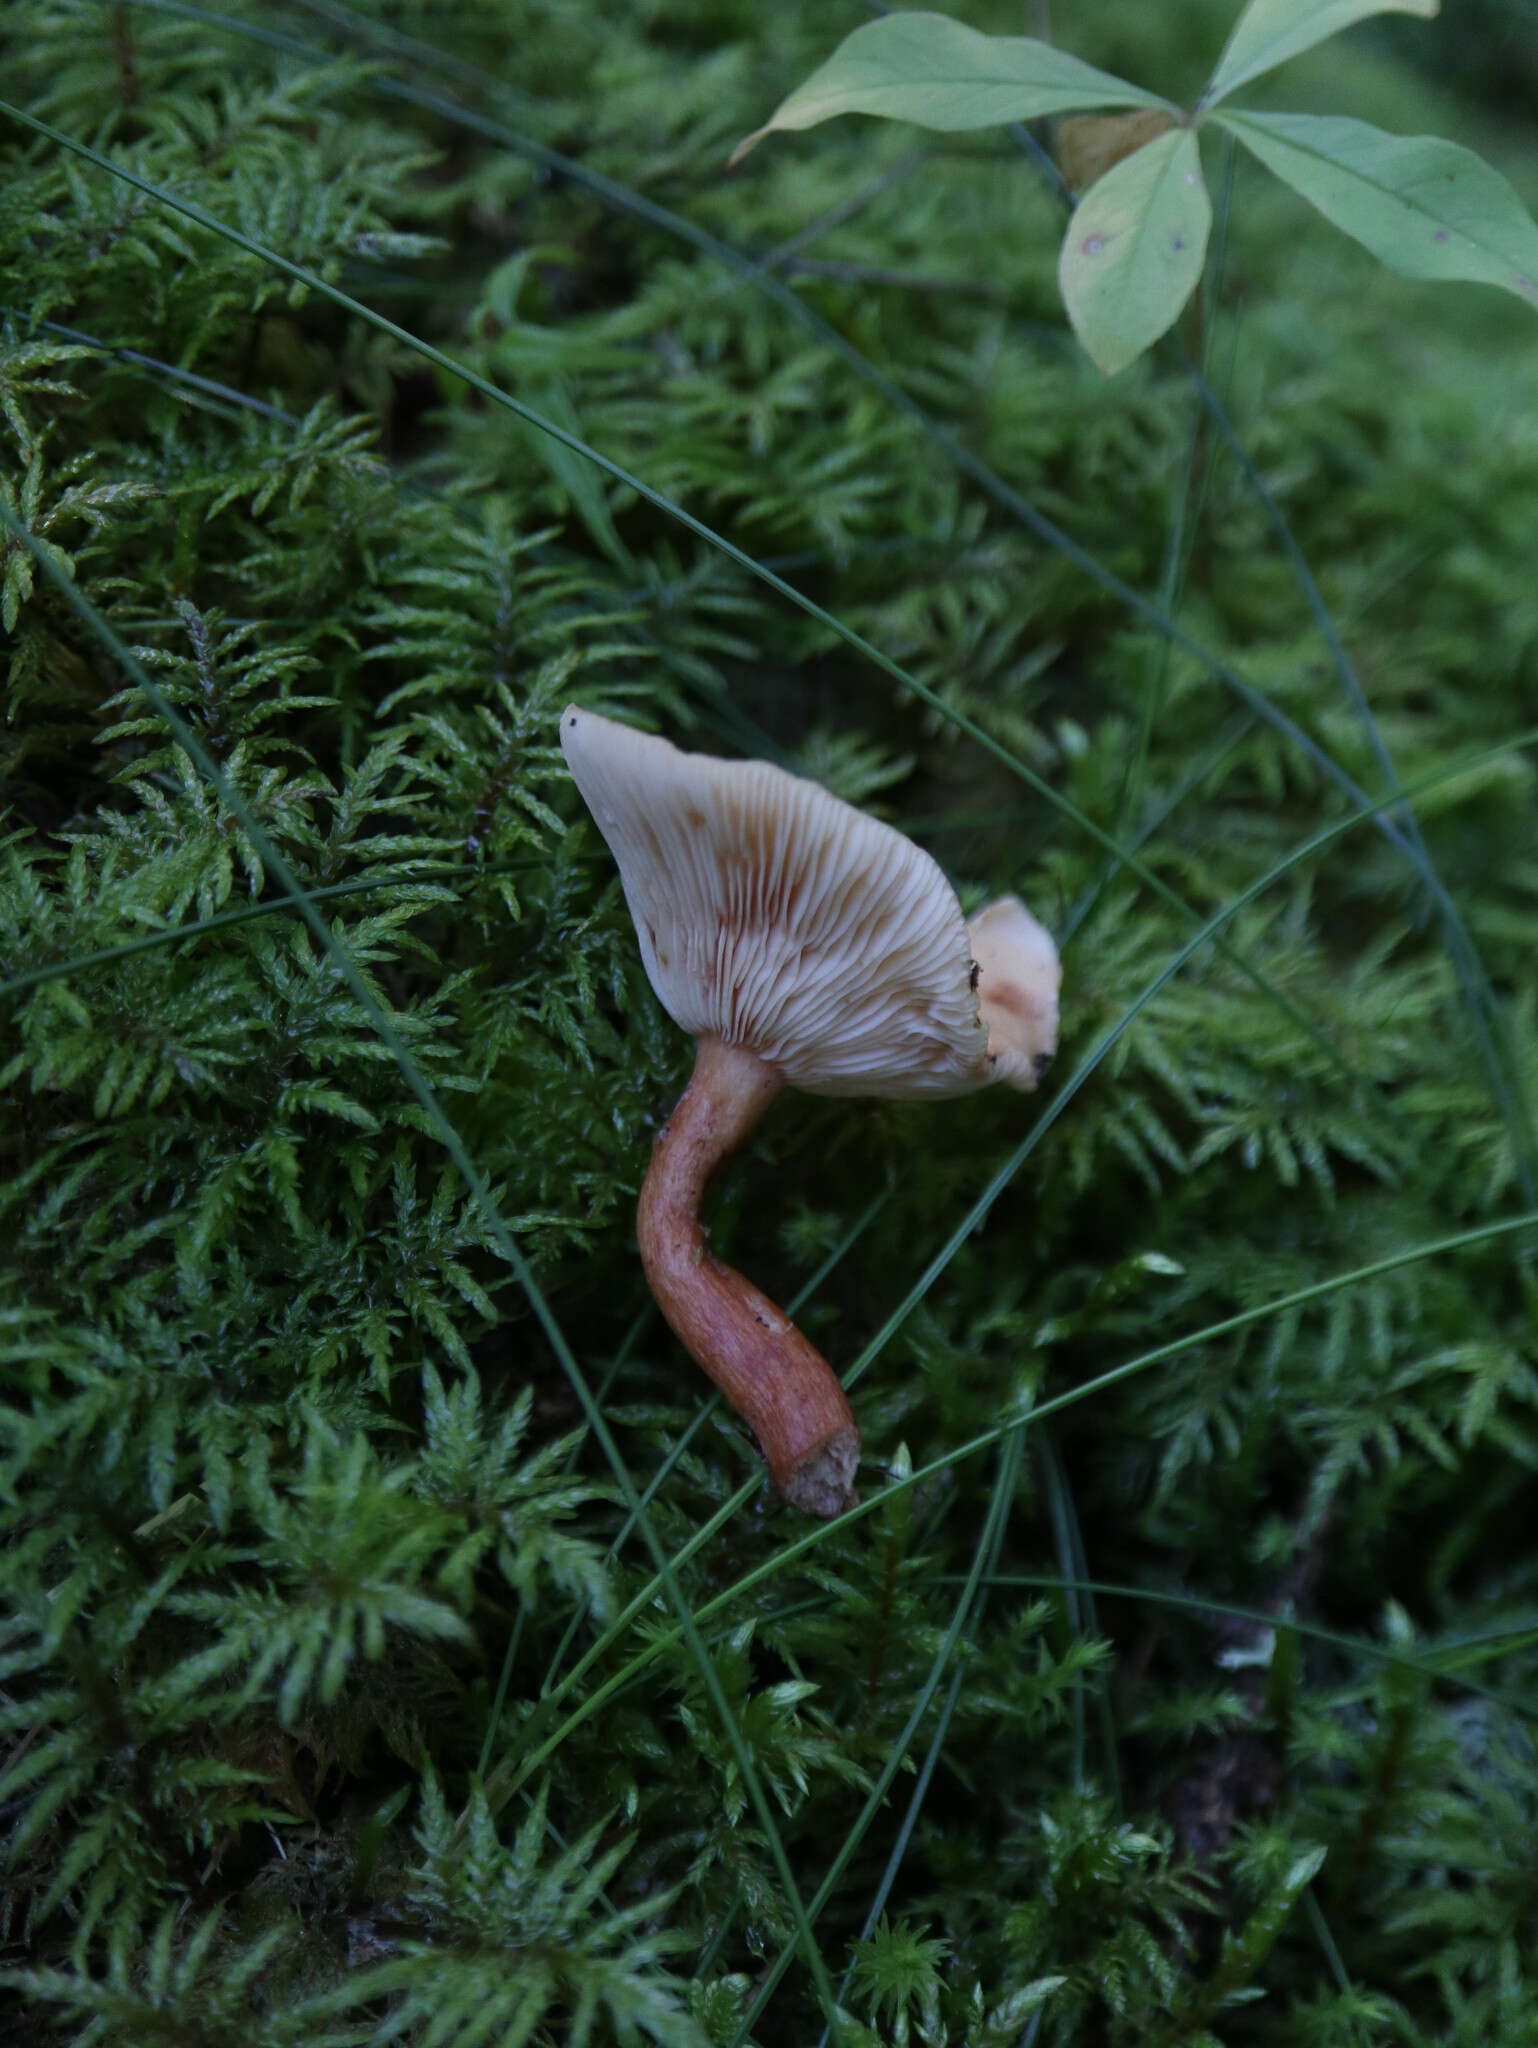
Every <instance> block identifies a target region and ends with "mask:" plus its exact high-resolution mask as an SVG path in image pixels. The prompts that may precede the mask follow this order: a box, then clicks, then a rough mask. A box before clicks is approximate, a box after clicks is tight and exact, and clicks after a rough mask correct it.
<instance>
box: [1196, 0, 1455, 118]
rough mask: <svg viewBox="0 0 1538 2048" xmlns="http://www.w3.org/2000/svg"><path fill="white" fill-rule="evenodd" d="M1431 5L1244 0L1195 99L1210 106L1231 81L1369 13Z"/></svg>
mask: <svg viewBox="0 0 1538 2048" xmlns="http://www.w3.org/2000/svg"><path fill="white" fill-rule="evenodd" d="M1437 6H1438V0H1250V4H1249V6H1248V7H1246V8H1245V10H1244V12H1243V14H1241V15H1240V17H1239V19H1238V20H1237V21H1236V22H1235V23H1234V29H1233V34H1232V35H1231V36H1230V37H1229V38H1228V43H1227V47H1226V48H1225V49H1224V51H1223V54H1222V56H1221V57H1220V58H1219V59H1218V68H1217V70H1216V71H1214V72H1213V74H1212V78H1211V80H1210V82H1209V84H1208V86H1207V90H1206V91H1205V92H1204V93H1203V94H1202V97H1201V104H1202V106H1204V107H1211V106H1216V104H1217V102H1218V101H1219V100H1221V99H1226V98H1227V97H1228V95H1229V93H1231V92H1233V91H1234V90H1235V88H1236V87H1238V86H1241V85H1247V84H1248V83H1249V81H1250V80H1251V79H1252V78H1258V77H1259V76H1260V74H1261V73H1262V72H1263V71H1274V70H1275V69H1276V67H1277V65H1278V64H1285V63H1286V61H1287V59H1288V58H1289V57H1296V56H1297V55H1298V53H1299V51H1300V50H1308V49H1312V48H1313V46H1314V44H1315V43H1322V42H1323V41H1324V40H1325V38H1326V37H1327V36H1337V35H1339V34H1340V32H1341V30H1342V29H1344V28H1350V26H1351V24H1352V23H1353V22H1354V21H1362V20H1364V19H1365V18H1366V17H1367V16H1368V15H1369V14H1418V15H1420V16H1421V18H1422V19H1423V20H1426V21H1429V20H1430V18H1431V17H1432V15H1433V14H1435V13H1436V11H1437Z"/></svg>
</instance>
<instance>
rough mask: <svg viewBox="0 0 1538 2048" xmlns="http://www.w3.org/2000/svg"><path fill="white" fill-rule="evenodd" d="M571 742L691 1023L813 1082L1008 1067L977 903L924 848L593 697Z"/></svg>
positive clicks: (958, 1086)
mask: <svg viewBox="0 0 1538 2048" xmlns="http://www.w3.org/2000/svg"><path fill="white" fill-rule="evenodd" d="M561 745H562V747H563V749H564V751H565V754H566V760H567V765H568V766H569V768H570V769H571V773H572V778H573V780H574V781H575V782H576V785H577V787H578V789H579V790H580V791H581V792H582V795H583V797H584V799H585V800H586V802H587V806H588V808H589V810H590V811H591V812H592V813H593V816H594V818H595V819H596V821H597V823H598V827H599V830H600V831H601V832H602V833H603V836H604V838H605V839H606V840H607V841H608V843H609V847H610V849H611V851H612V852H613V854H614V857H615V860H616V861H617V862H618V863H619V871H620V878H621V881H622V883H623V885H624V890H625V900H626V903H627V904H628V905H629V908H630V914H631V916H632V918H633V919H634V920H635V928H636V934H637V937H638V939H639V941H640V946H641V958H642V960H643V962H644V964H645V967H646V972H647V974H648V976H649V977H650V980H651V984H652V987H653V988H654V989H655V990H656V991H657V995H658V997H659V999H660V1001H661V1002H662V1004H663V1006H664V1008H665V1009H666V1010H667V1012H668V1014H669V1016H671V1017H672V1018H673V1020H674V1021H675V1023H677V1024H678V1025H679V1027H680V1028H681V1029H682V1030H684V1031H687V1032H689V1033H690V1034H691V1035H692V1036H694V1037H700V1036H702V1035H704V1034H707V1033H708V1034H714V1035H716V1036H718V1037H720V1038H722V1039H724V1040H725V1041H726V1042H727V1043H728V1044H730V1045H744V1046H748V1047H751V1048H752V1050H754V1051H755V1052H757V1053H758V1054H759V1055H760V1056H761V1057H762V1058H763V1059H765V1060H767V1061H768V1062H769V1063H770V1064H771V1065H773V1066H774V1067H776V1068H777V1069H778V1070H779V1071H780V1072H781V1073H782V1074H783V1075H784V1077H785V1079H786V1080H787V1081H789V1082H790V1083H791V1084H792V1085H793V1086H795V1087H797V1088H804V1089H807V1090H809V1091H810V1092H812V1093H814V1094H826V1095H872V1096H886V1097H894V1098H898V1097H906V1096H914V1097H919V1096H935V1095H960V1094H965V1093H966V1092H968V1091H969V1090H970V1089H973V1088H977V1087H981V1086H982V1085H983V1084H984V1083H985V1082H987V1081H989V1080H991V1079H992V1078H993V1063H992V1060H991V1059H990V1056H989V1045H988V1033H987V1030H986V1028H985V1027H984V1025H983V1023H982V1021H981V1018H980V1016H979V1011H978V997H977V994H976V992H975V991H974V989H973V986H972V957H973V956H972V947H971V942H970V939H969V937H968V932H967V926H966V922H965V920H964V919H963V917H962V914H961V906H960V904H959V903H958V902H957V900H956V895H955V892H954V890H953V889H952V888H951V885H950V883H949V882H948V881H947V880H946V879H945V876H944V874H943V873H942V872H941V870H940V868H939V867H938V866H937V865H936V863H935V862H934V861H933V860H931V858H930V857H929V855H928V854H927V853H925V852H924V851H923V850H922V848H920V847H917V846H915V845H914V844H913V843H912V841H911V840H908V839H905V838H904V837H903V836H902V834H901V833H899V832H895V831H893V830H892V828H891V827H890V826H888V825H883V824H881V823H880V822H879V821H878V820H876V819H874V818H868V817H866V816H865V814H864V813H863V812H861V811H857V810H855V809H854V808H853V806H852V805H850V804H846V803H843V802H842V801H840V799H839V798H837V797H835V796H831V795H830V794H829V793H828V791H827V790H825V789H822V788H820V787H819V786H818V785H817V784H816V783H815V782H808V781H806V780H804V779H803V778H802V777H800V776H796V775H789V774H787V773H786V772H785V771H784V770H783V769H780V768H776V767H774V766H772V765H771V764H770V763H768V762H766V761H718V760H715V759H713V758H712V757H710V756H709V755H705V754H685V753H681V752H680V751H679V749H678V748H676V747H674V746H673V745H671V744H670V742H668V741H667V740H664V739H659V738H656V737H654V736H652V735H650V734H646V733H641V732H637V731H635V730H634V729H633V728H632V727H629V726H625V725H620V724H618V723H616V722H615V721H614V720H612V719H607V718H603V717H600V716H599V715H598V714H597V713H595V712H591V711H580V710H578V709H577V708H576V707H575V706H572V707H570V708H568V709H567V711H566V712H565V713H564V714H563V716H562V719H561Z"/></svg>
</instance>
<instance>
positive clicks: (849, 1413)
mask: <svg viewBox="0 0 1538 2048" xmlns="http://www.w3.org/2000/svg"><path fill="white" fill-rule="evenodd" d="M783 1085H784V1082H783V1077H782V1076H781V1075H780V1074H779V1073H778V1072H777V1071H776V1070H775V1068H773V1067H772V1066H770V1065H769V1063H768V1062H767V1061H766V1060H762V1059H760V1058H759V1056H758V1054H757V1053H754V1052H750V1051H748V1050H747V1048H746V1047H744V1046H739V1045H727V1044H726V1043H725V1041H724V1040H722V1039H720V1038H716V1037H713V1036H705V1037H702V1038H701V1039H700V1041H699V1047H698V1051H697V1053H696V1057H695V1062H694V1074H693V1077H692V1078H691V1080H690V1082H689V1086H688V1087H687V1088H686V1089H685V1091H684V1094H683V1097H682V1100H681V1101H680V1102H679V1104H678V1107H677V1108H676V1109H675V1110H674V1112H673V1114H672V1116H671V1117H670V1118H669V1120H668V1125H667V1128H666V1129H665V1130H664V1131H663V1133H662V1135H661V1137H660V1138H659V1139H658V1140H657V1144H656V1149H655V1150H654V1151H653V1153H652V1163H651V1166H650V1168H649V1169H648V1171H647V1175H646V1183H645V1185H644V1186H643V1188H642V1189H641V1203H640V1207H639V1209H638V1210H637V1212H636V1235H637V1237H638V1239H639V1240H640V1246H641V1263H642V1264H643V1265H644V1266H645V1268H646V1277H647V1279H648V1281H649V1282H650V1283H651V1290H652V1293H653V1294H654V1295H655V1296H656V1297H657V1304H658V1306H659V1307H660V1308H661V1310H662V1313H663V1314H664V1315H665V1316H666V1317H667V1319H668V1323H669V1324H670V1326H671V1328H672V1330H673V1333H674V1335H675V1336H676V1337H677V1338H678V1340H679V1342H680V1343H681V1344H682V1345H683V1347H684V1349H685V1350H686V1351H687V1352H688V1353H689V1356H690V1357H691V1358H692V1359H693V1360H694V1361H695V1363H696V1364H697V1365H701V1366H703V1367H704V1369H705V1371H706V1372H707V1373H708V1374H709V1375H710V1377H711V1378H712V1379H713V1380H714V1381H715V1383H716V1385H717V1386H718V1387H719V1388H720V1389H721V1392H722V1393H723V1394H724V1395H725V1396H726V1398H727V1400H728V1401H730V1402H731V1404H732V1406H733V1407H734V1408H735V1409H736V1410H737V1413H738V1414H739V1415H740V1416H741V1417H742V1418H743V1420H744V1421H745V1422H746V1423H747V1424H748V1426H749V1428H750V1429H751V1430H752V1431H753V1434H754V1435H755V1436H756V1437H757V1439H758V1442H759V1445H760V1448H761V1449H762V1451H763V1454H764V1457H765V1459H766V1460H767V1461H768V1465H769V1476H770V1478H771V1479H772V1480H773V1481H774V1483H775V1485H776V1486H777V1487H778V1488H779V1490H780V1492H781V1493H782V1494H784V1496H785V1498H786V1499H787V1500H788V1501H789V1502H790V1503H791V1505H792V1506H793V1507H798V1508H802V1509H804V1510H805V1511H806V1513H808V1514H811V1515H836V1514H839V1513H841V1512H842V1510H843V1509H845V1508H846V1507H848V1506H849V1504H850V1502H851V1501H852V1500H853V1499H854V1490H853V1486H852V1481H853V1478H854V1472H855V1467H856V1465H857V1464H858V1463H859V1459H860V1432H859V1430H858V1429H857V1428H856V1426H855V1419H854V1411H853V1410H852V1409H851V1408H850V1406H849V1403H848V1401H847V1400H846V1399H845V1396H844V1390H843V1388H842V1387H841V1386H840V1385H839V1383H838V1380H837V1378H836V1376H835V1375H834V1372H833V1368H832V1367H831V1366H830V1365H829V1364H828V1361H827V1360H826V1359H825V1358H824V1357H823V1355H822V1353H821V1352H820V1351H818V1350H817V1349H816V1348H815V1346H813V1345H811V1344H809V1343H808V1342H807V1340H806V1338H805V1337H803V1336H802V1334H801V1332H800V1331H799V1330H798V1329H797V1328H796V1326H795V1324H794V1323H793V1322H792V1321H791V1320H790V1317H789V1316H787V1315H786V1313H785V1311H784V1310H783V1309H781V1308H777V1307H776V1306H775V1304H774V1303H773V1302H772V1301H771V1300H770V1299H769V1297H768V1295H767V1294H761V1293H760V1292H759V1290H758V1289H757V1288H756V1287H755V1286H753V1285H752V1283H751V1282H750V1281H748V1280H745V1279H744V1278H743V1277H742V1275H741V1274H740V1273H737V1272H734V1271H733V1270H732V1268H731V1267H730V1266H724V1265H722V1263H721V1261H720V1260H719V1259H717V1258H715V1257H713V1256H712V1255H711V1252H710V1251H709V1249H708V1247H707V1245H706V1243H705V1232H704V1229H703V1227H702V1226H701V1223H700V1204H701V1202H702V1201H703V1200H704V1196H705V1190H706V1188H707V1187H708V1185H709V1183H710V1178H711V1176H712V1174H714V1172H715V1170H716V1168H717V1167H718V1166H719V1165H720V1163H721V1161H722V1160H723V1159H724V1158H726V1156H727V1154H728V1153H730V1152H734V1151H735V1150H736V1148H737V1147H738V1146H739V1145H740V1144H741V1143H742V1141H743V1139H744V1138H745V1137H746V1136H747V1135H748V1133H749V1131H751V1130H752V1128H753V1126H754V1125H755V1124H756V1123H757V1122H758V1120H759V1118H760V1117H761V1116H762V1115H763V1113H764V1111H765V1110H766V1109H767V1108H768V1107H769V1105H770V1103H771V1102H772V1101H773V1100H774V1098H775V1096H776V1095H778V1094H779V1092H780V1089H781V1087H782V1086H783Z"/></svg>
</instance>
